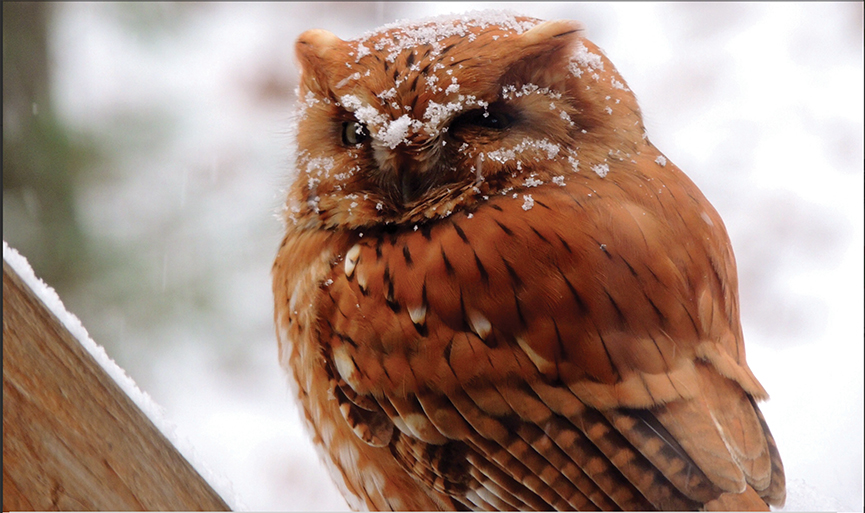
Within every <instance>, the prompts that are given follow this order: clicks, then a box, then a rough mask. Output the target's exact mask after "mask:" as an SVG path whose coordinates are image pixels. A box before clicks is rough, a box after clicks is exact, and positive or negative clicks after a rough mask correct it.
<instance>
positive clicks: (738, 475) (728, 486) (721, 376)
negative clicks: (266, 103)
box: [273, 14, 785, 510]
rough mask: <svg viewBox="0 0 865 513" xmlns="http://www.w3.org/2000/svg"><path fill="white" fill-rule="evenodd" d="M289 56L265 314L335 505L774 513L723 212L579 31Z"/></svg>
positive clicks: (771, 466) (518, 22) (540, 30)
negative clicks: (284, 183) (287, 156)
mask: <svg viewBox="0 0 865 513" xmlns="http://www.w3.org/2000/svg"><path fill="white" fill-rule="evenodd" d="M297 52H298V57H299V60H300V62H301V65H302V68H303V75H302V85H301V90H300V102H301V107H300V111H299V113H298V153H297V155H298V157H297V163H296V166H297V172H298V176H297V177H296V178H295V182H294V184H293V185H292V188H291V190H290V192H289V198H288V201H287V204H286V226H287V232H286V236H285V238H284V240H283V242H282V245H281V247H280V250H279V254H278V255H277V259H276V262H275V264H274V268H273V279H274V296H275V305H276V312H275V319H276V325H277V332H278V336H279V341H280V345H279V348H280V358H281V361H282V364H283V366H284V367H285V368H286V369H287V370H288V371H289V372H290V373H291V374H292V375H293V376H294V380H293V382H294V383H296V385H297V388H296V391H297V396H298V399H299V402H300V404H301V407H302V410H303V412H304V418H305V420H306V421H307V424H308V427H309V428H310V430H311V433H312V435H313V439H314V442H315V443H316V445H317V446H318V447H319V448H320V450H321V453H322V455H323V460H324V461H325V463H326V464H327V465H328V467H329V468H330V469H331V472H332V474H333V476H334V478H335V480H336V482H337V484H338V486H340V488H341V490H342V491H343V493H344V495H345V496H346V499H347V500H348V502H349V504H350V505H351V506H352V507H354V508H372V509H408V510H412V509H423V510H429V509H450V510H454V509H481V510H491V509H494V510H501V509H505V510H512V509H535V510H550V509H561V510H598V509H601V510H611V509H624V510H647V509H672V510H687V509H714V510H719V509H737V510H739V509H763V510H766V509H768V504H782V503H783V501H784V496H785V486H784V472H783V467H782V464H781V460H780V456H779V454H778V450H777V448H776V446H775V442H774V440H773V438H772V436H771V434H770V433H769V429H768V427H767V426H766V423H765V420H764V419H763V416H762V414H761V413H760V410H759V408H758V407H757V401H758V400H762V399H765V398H766V393H765V391H764V390H763V388H762V387H761V386H760V384H759V382H758V381H757V379H756V378H755V377H754V376H753V374H752V373H751V371H750V369H749V368H748V366H747V363H746V361H745V352H744V345H743V338H742V330H741V327H740V323H739V305H738V299H737V277H736V268H735V261H734V258H733V253H732V250H731V248H730V243H729V240H728V237H727V234H726V231H725V229H724V225H723V222H722V221H721V219H720V217H719V216H718V214H717V212H715V210H714V209H713V208H712V206H711V205H710V204H709V202H708V201H707V200H706V199H705V198H704V197H703V195H702V194H701V193H700V191H699V190H698V189H697V187H696V186H695V185H694V184H693V183H692V182H691V181H690V180H689V179H688V178H687V177H686V176H685V175H684V174H683V173H682V172H681V171H680V170H679V169H678V168H677V167H676V166H675V165H674V164H672V163H671V162H669V161H667V160H666V158H665V157H664V156H663V155H662V154H661V153H660V152H659V151H658V150H657V149H656V148H655V147H654V146H653V145H652V144H651V143H650V142H649V141H648V139H647V137H646V136H645V132H644V128H643V126H642V121H641V116H640V112H639V108H638V107H637V104H636V101H635V99H634V96H633V94H632V93H631V92H630V90H629V89H628V87H627V85H626V83H625V81H624V80H623V79H622V78H621V77H620V76H619V75H618V73H617V72H616V70H615V68H614V67H613V65H612V63H610V62H609V60H607V59H606V57H605V56H603V54H602V53H601V52H600V51H599V50H598V49H597V48H596V47H595V46H594V45H593V44H592V43H590V42H589V41H587V40H586V39H584V38H583V37H582V35H581V28H580V26H579V25H578V24H575V23H574V22H566V21H559V22H546V23H539V22H538V20H533V19H530V18H520V17H510V16H507V15H500V14H485V15H483V16H478V17H475V18H472V19H461V18H439V19H433V20H427V21H424V22H420V23H417V24H410V25H406V26H399V27H389V28H386V30H383V31H380V32H377V33H374V34H371V35H368V36H366V37H364V38H362V39H359V40H355V41H350V42H344V41H342V40H340V39H338V38H337V37H336V36H334V35H333V34H330V33H329V32H326V31H321V30H316V31H309V32H306V33H304V34H303V35H302V36H301V37H300V39H299V40H298V43H297Z"/></svg>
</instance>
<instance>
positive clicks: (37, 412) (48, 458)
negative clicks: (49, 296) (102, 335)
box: [3, 243, 229, 511]
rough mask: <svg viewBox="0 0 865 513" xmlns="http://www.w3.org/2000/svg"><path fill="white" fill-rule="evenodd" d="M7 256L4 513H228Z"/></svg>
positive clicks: (5, 267) (5, 283) (4, 262)
mask: <svg viewBox="0 0 865 513" xmlns="http://www.w3.org/2000/svg"><path fill="white" fill-rule="evenodd" d="M6 250H7V248H6V247H5V243H4V260H3V511H10V510H43V511H44V510H113V511H121V510H172V511H184V510H207V511H228V510H229V508H228V505H227V504H226V503H225V501H223V500H222V498H221V497H220V496H219V495H218V494H217V493H216V492H215V491H214V490H213V489H212V488H211V487H210V485H209V484H208V483H207V482H206V481H205V480H204V479H203V478H202V477H201V475H199V474H198V472H196V470H195V469H194V468H193V467H192V466H191V465H190V464H189V462H187V460H186V459H184V457H183V456H182V455H181V454H180V453H179V452H178V450H177V449H176V448H175V447H174V445H172V443H171V442H170V441H169V440H168V439H167V438H166V437H165V436H164V435H163V434H162V432H160V431H159V429H157V428H156V426H155V425H154V424H153V423H152V422H151V420H150V419H149V418H148V417H147V415H145V413H144V412H142V411H141V409H140V408H139V407H138V406H136V404H135V402H134V401H133V400H132V399H131V398H130V397H129V396H128V395H127V394H126V393H124V391H123V390H122V389H121V387H120V386H119V385H118V383H117V382H116V381H115V380H114V379H113V378H112V377H111V376H109V374H108V373H107V372H106V371H105V369H104V368H103V367H102V366H101V365H100V364H99V363H97V361H96V359H94V357H93V356H92V355H91V354H90V353H89V352H88V351H87V350H86V349H85V348H84V347H83V346H82V343H81V342H79V339H78V338H76V337H75V336H74V335H73V334H72V333H70V331H69V329H68V328H67V326H66V325H64V324H63V323H62V322H61V321H60V320H59V319H58V318H57V316H55V315H54V313H52V311H51V310H49V308H47V307H46V305H45V304H44V302H43V301H42V300H40V298H39V297H38V296H37V295H36V294H35V293H34V291H33V290H32V289H31V287H30V286H28V285H27V283H26V282H25V280H23V279H22V278H21V277H20V276H19V275H18V273H16V271H15V269H14V268H13V267H11V266H10V265H9V264H8V263H7V261H6V254H7V251H6ZM13 251H14V250H13ZM25 262H26V261H25ZM28 270H29V269H28ZM88 340H89V339H88Z"/></svg>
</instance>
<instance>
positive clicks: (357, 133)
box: [342, 121, 369, 146]
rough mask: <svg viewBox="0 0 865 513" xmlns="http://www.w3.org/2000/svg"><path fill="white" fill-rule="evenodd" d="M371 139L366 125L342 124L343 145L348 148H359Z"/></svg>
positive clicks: (355, 122)
mask: <svg viewBox="0 0 865 513" xmlns="http://www.w3.org/2000/svg"><path fill="white" fill-rule="evenodd" d="M367 137H369V132H367V130H366V125H364V124H363V123H360V122H358V121H345V122H343V123H342V144H344V145H346V146H357V145H358V144H360V143H362V142H364V141H365V140H366V138H367Z"/></svg>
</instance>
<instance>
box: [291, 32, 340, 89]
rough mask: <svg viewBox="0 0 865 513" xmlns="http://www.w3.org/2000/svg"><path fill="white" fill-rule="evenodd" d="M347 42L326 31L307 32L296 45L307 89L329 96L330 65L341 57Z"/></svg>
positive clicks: (302, 81)
mask: <svg viewBox="0 0 865 513" xmlns="http://www.w3.org/2000/svg"><path fill="white" fill-rule="evenodd" d="M344 45H345V41H343V40H342V39H340V38H338V37H337V36H336V35H335V34H333V33H332V32H329V31H327V30H324V29H312V30H307V31H306V32H304V33H303V34H301V35H300V37H298V38H297V42H296V43H295V44H294V52H295V54H296V55H297V60H298V61H299V62H300V66H301V83H302V84H303V85H305V86H306V87H307V89H309V90H311V91H313V92H315V93H317V94H320V95H322V96H327V89H328V87H327V83H328V77H329V75H330V73H329V72H328V69H329V67H330V63H331V62H333V61H335V60H336V59H339V57H341V53H342V52H341V51H340V50H341V49H342V48H343V46H344Z"/></svg>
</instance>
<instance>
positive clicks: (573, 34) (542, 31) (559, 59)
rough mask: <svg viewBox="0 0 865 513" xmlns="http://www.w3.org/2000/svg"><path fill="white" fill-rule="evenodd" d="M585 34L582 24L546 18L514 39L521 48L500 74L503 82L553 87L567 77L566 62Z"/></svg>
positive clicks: (504, 83) (505, 83) (506, 83)
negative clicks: (505, 70)
mask: <svg viewBox="0 0 865 513" xmlns="http://www.w3.org/2000/svg"><path fill="white" fill-rule="evenodd" d="M584 35H585V27H584V26H583V24H582V23H580V22H578V21H573V20H554V21H545V22H543V23H539V24H537V25H535V26H534V27H532V28H531V29H529V30H528V31H526V32H523V33H522V34H521V35H520V36H519V38H518V39H517V41H518V42H519V48H520V50H519V52H517V53H516V54H515V55H514V57H515V59H514V60H513V62H512V64H510V65H509V66H508V68H507V72H506V73H504V74H503V76H502V81H503V85H510V84H516V83H524V84H525V83H533V84H536V85H539V86H546V87H553V86H555V85H556V84H557V83H558V82H559V81H561V80H563V79H565V78H566V77H567V64H565V63H566V62H567V61H568V60H569V59H570V57H571V53H572V48H574V46H575V45H576V44H577V41H579V40H580V39H582V38H583V36H584Z"/></svg>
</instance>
